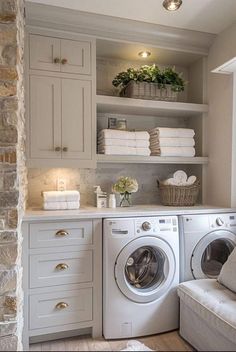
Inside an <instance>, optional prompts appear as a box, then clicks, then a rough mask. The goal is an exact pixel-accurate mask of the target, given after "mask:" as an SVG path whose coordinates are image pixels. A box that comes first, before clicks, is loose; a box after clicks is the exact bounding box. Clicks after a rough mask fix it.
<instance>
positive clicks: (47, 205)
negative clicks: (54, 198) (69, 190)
mask: <svg viewBox="0 0 236 352" xmlns="http://www.w3.org/2000/svg"><path fill="white" fill-rule="evenodd" d="M43 208H44V209H45V210H68V209H71V210H72V209H79V208H80V202H79V201H77V202H44V204H43Z"/></svg>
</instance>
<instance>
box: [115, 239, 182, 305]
mask: <svg viewBox="0 0 236 352" xmlns="http://www.w3.org/2000/svg"><path fill="white" fill-rule="evenodd" d="M175 273H176V261H175V255H174V253H173V250H172V249H171V247H170V246H169V245H168V244H167V243H166V242H165V241H163V240H161V239H159V238H157V237H151V236H150V237H139V238H137V239H135V240H133V241H132V242H130V243H128V244H127V245H126V246H125V247H124V248H123V249H122V250H121V252H120V254H119V255H118V257H117V260H116V264H115V278H116V282H117V285H118V287H119V289H120V291H121V292H122V293H123V294H124V295H125V296H126V297H127V298H129V299H130V300H132V301H134V302H138V303H148V302H152V301H154V300H156V299H158V298H160V297H161V296H162V295H163V294H164V293H166V291H167V290H168V289H169V287H170V286H171V283H172V281H173V279H174V277H175Z"/></svg>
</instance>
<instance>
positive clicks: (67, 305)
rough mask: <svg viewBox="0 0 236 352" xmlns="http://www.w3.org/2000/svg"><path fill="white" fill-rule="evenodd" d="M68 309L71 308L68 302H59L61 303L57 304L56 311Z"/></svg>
mask: <svg viewBox="0 0 236 352" xmlns="http://www.w3.org/2000/svg"><path fill="white" fill-rule="evenodd" d="M67 307H69V304H68V303H66V302H59V303H57V305H56V309H65V308H67Z"/></svg>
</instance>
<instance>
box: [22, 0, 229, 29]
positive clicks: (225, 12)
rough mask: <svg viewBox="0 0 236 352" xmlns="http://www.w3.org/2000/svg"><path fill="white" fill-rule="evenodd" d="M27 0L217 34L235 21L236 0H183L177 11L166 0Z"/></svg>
mask: <svg viewBox="0 0 236 352" xmlns="http://www.w3.org/2000/svg"><path fill="white" fill-rule="evenodd" d="M28 1H29V2H35V3H40V4H47V5H53V6H59V7H65V8H69V9H74V10H80V11H86V12H92V13H98V14H102V15H109V16H115V17H121V18H127V19H132V20H137V21H144V22H149V23H155V24H160V25H165V26H171V27H177V28H184V29H191V30H196V31H202V32H208V33H214V34H218V33H220V32H221V31H223V30H224V29H225V28H227V27H228V26H230V25H231V24H233V23H234V22H236V0H183V5H182V7H181V8H180V10H179V11H177V12H168V11H166V10H165V9H164V8H163V6H162V1H163V0H139V1H137V0H28Z"/></svg>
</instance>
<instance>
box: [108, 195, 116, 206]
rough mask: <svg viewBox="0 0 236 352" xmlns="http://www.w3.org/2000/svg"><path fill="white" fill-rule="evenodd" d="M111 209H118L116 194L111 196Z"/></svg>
mask: <svg viewBox="0 0 236 352" xmlns="http://www.w3.org/2000/svg"><path fill="white" fill-rule="evenodd" d="M109 208H113V209H114V208H116V196H115V194H114V193H112V194H110V195H109Z"/></svg>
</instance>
